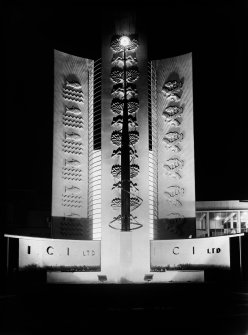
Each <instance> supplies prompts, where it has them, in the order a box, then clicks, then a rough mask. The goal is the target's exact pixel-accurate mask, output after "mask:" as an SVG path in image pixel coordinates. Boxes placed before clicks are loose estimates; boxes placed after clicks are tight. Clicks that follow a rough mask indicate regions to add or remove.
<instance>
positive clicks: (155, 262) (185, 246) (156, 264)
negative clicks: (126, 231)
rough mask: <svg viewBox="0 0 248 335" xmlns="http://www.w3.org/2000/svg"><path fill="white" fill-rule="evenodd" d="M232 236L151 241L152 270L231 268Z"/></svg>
mask: <svg viewBox="0 0 248 335" xmlns="http://www.w3.org/2000/svg"><path fill="white" fill-rule="evenodd" d="M229 239H230V236H218V237H211V238H200V239H187V240H154V241H151V270H152V271H164V270H174V269H178V270H179V269H180V270H184V269H185V270H186V269H204V268H208V267H221V268H223V267H224V268H229V267H230V246H229Z"/></svg>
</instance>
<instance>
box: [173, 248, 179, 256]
mask: <svg viewBox="0 0 248 335" xmlns="http://www.w3.org/2000/svg"><path fill="white" fill-rule="evenodd" d="M175 249H179V247H175V248H174V249H173V254H174V255H179V252H178V253H176V252H175Z"/></svg>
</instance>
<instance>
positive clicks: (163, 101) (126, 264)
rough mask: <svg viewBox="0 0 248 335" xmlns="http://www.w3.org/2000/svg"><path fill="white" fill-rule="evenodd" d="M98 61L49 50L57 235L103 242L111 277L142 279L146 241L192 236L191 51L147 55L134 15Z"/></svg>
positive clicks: (111, 35) (111, 29)
mask: <svg viewBox="0 0 248 335" xmlns="http://www.w3.org/2000/svg"><path fill="white" fill-rule="evenodd" d="M112 19H113V20H112V21H111V22H110V23H108V24H106V25H104V26H103V29H102V58H101V59H100V60H89V59H85V58H80V57H76V56H72V55H68V54H65V53H62V52H58V51H56V52H55V87H54V89H55V94H54V154H53V206H52V208H53V211H52V216H53V225H52V226H53V237H55V238H67V239H70V238H71V239H81V240H86V239H88V240H89V239H93V240H101V271H100V274H103V275H106V276H107V278H108V281H109V282H114V283H120V282H122V283H127V282H143V281H144V275H145V274H147V273H149V272H150V240H152V239H176V238H188V237H189V236H194V235H195V222H194V217H195V207H194V206H195V185H194V143H193V100H192V55H191V54H186V55H182V56H177V57H174V58H170V59H164V60H148V57H147V41H146V36H145V35H144V33H143V32H142V31H140V30H139V29H138V27H137V25H136V23H135V17H134V16H133V15H130V14H126V15H123V14H121V16H120V15H119V16H117V15H115V16H114V15H113V18H112Z"/></svg>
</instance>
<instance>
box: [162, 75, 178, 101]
mask: <svg viewBox="0 0 248 335" xmlns="http://www.w3.org/2000/svg"><path fill="white" fill-rule="evenodd" d="M182 86H183V82H182V81H179V82H178V81H177V80H173V81H168V82H166V83H165V84H164V86H163V88H162V92H163V94H164V95H165V97H166V99H168V100H169V101H174V102H179V101H180V100H181V95H182Z"/></svg>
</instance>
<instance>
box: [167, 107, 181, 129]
mask: <svg viewBox="0 0 248 335" xmlns="http://www.w3.org/2000/svg"><path fill="white" fill-rule="evenodd" d="M182 113H183V107H177V106H169V107H167V108H165V110H164V112H163V116H164V118H165V121H166V122H168V123H170V124H171V125H174V126H179V125H180V124H181V121H179V120H178V118H180V117H181V115H182Z"/></svg>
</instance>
